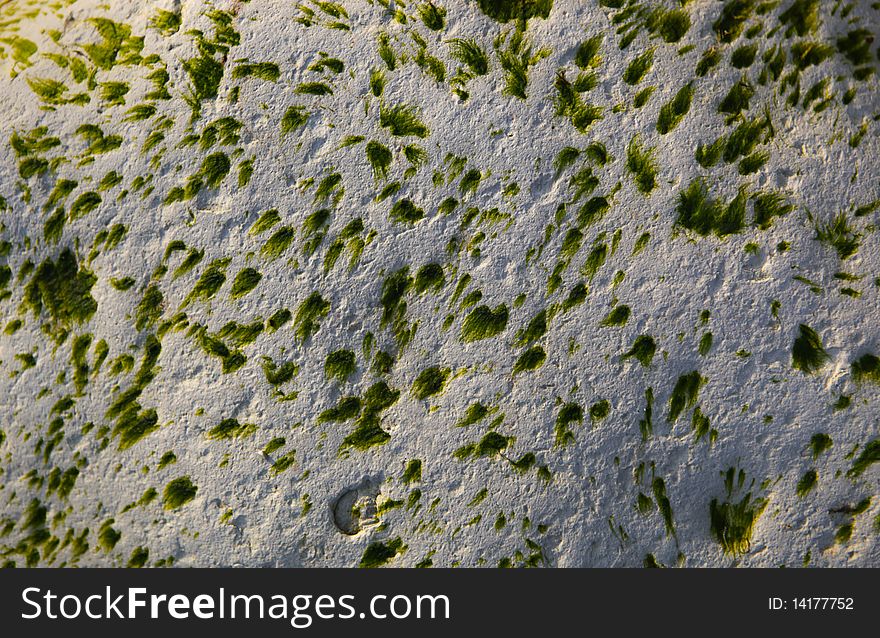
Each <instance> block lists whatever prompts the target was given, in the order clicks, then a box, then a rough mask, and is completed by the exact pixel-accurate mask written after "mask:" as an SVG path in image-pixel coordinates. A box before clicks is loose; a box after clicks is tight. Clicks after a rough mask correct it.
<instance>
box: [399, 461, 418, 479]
mask: <svg viewBox="0 0 880 638" xmlns="http://www.w3.org/2000/svg"><path fill="white" fill-rule="evenodd" d="M400 480H401V481H402V482H403V483H404V484H405V485H409V484H410V483H418V482H419V481H421V480H422V461H421V460H420V459H413V460H411V461H410V462H409V463H407V464H406V468H405V469H404V470H403V475H402V476H401V477H400Z"/></svg>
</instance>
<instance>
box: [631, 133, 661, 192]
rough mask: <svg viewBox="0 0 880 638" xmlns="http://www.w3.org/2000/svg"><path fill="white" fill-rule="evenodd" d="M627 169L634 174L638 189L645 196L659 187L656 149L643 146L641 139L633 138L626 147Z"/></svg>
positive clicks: (636, 136)
mask: <svg viewBox="0 0 880 638" xmlns="http://www.w3.org/2000/svg"><path fill="white" fill-rule="evenodd" d="M626 168H627V170H628V171H629V172H630V173H632V176H633V180H634V181H635V183H636V187H637V188H638V189H639V192H641V193H642V194H643V195H648V194H650V192H651V191H652V190H654V187H655V186H657V171H658V168H657V160H656V159H655V158H654V149H653V148H649V149H646V148H645V147H644V146H642V141H641V138H640V137H639V136H638V135H635V136H633V138H632V139H631V140H630V142H629V144H628V145H627V147H626Z"/></svg>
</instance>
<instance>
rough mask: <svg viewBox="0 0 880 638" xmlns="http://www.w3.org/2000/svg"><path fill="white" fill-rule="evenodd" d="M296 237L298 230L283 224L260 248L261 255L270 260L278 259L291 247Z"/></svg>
mask: <svg viewBox="0 0 880 638" xmlns="http://www.w3.org/2000/svg"><path fill="white" fill-rule="evenodd" d="M295 237H296V230H295V229H293V228H291V227H290V226H282V227H281V228H279V229H278V230H276V231H275V232H274V233H273V234H272V236H271V237H269V239H267V240H266V243H265V244H263V245H262V247H261V248H260V256H262V257H263V258H265V259H268V260H269V261H272V260H274V259H278V258H279V257H280V256H281V254H282V253H283V252H284V251H285V250H287V249H288V248H289V247H290V244H292V243H293V240H294V238H295Z"/></svg>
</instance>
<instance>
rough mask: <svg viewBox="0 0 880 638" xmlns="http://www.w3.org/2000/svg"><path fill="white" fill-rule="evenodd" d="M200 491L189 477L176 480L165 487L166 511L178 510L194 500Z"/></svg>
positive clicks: (164, 504) (163, 497)
mask: <svg viewBox="0 0 880 638" xmlns="http://www.w3.org/2000/svg"><path fill="white" fill-rule="evenodd" d="M198 489H199V488H198V487H197V486H195V485H194V484H193V482H192V481H191V480H190V478H189V477H188V476H181V477H180V478H176V479H174V480H173V481H171V482H170V483H168V485H166V486H165V491H164V492H163V493H162V504H163V506H164V507H165V509H166V510H176V509H178V508H180V507H183V506H184V505H186V504H187V503H189V502H190V501H191V500H193V499H194V498H195V496H196V492H197V491H198Z"/></svg>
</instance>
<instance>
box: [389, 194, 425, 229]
mask: <svg viewBox="0 0 880 638" xmlns="http://www.w3.org/2000/svg"><path fill="white" fill-rule="evenodd" d="M388 216H389V217H390V218H391V219H392V220H393V221H395V222H398V223H401V224H415V223H416V222H418V221H420V220H422V219H424V217H425V211H424V210H423V209H421V208H419V207H418V206H416V205H415V204H413V202H412V200H409V199H401V200H399V201H397V202H395V203H394V205H393V206H392V207H391V211H390V212H389V214H388Z"/></svg>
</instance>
